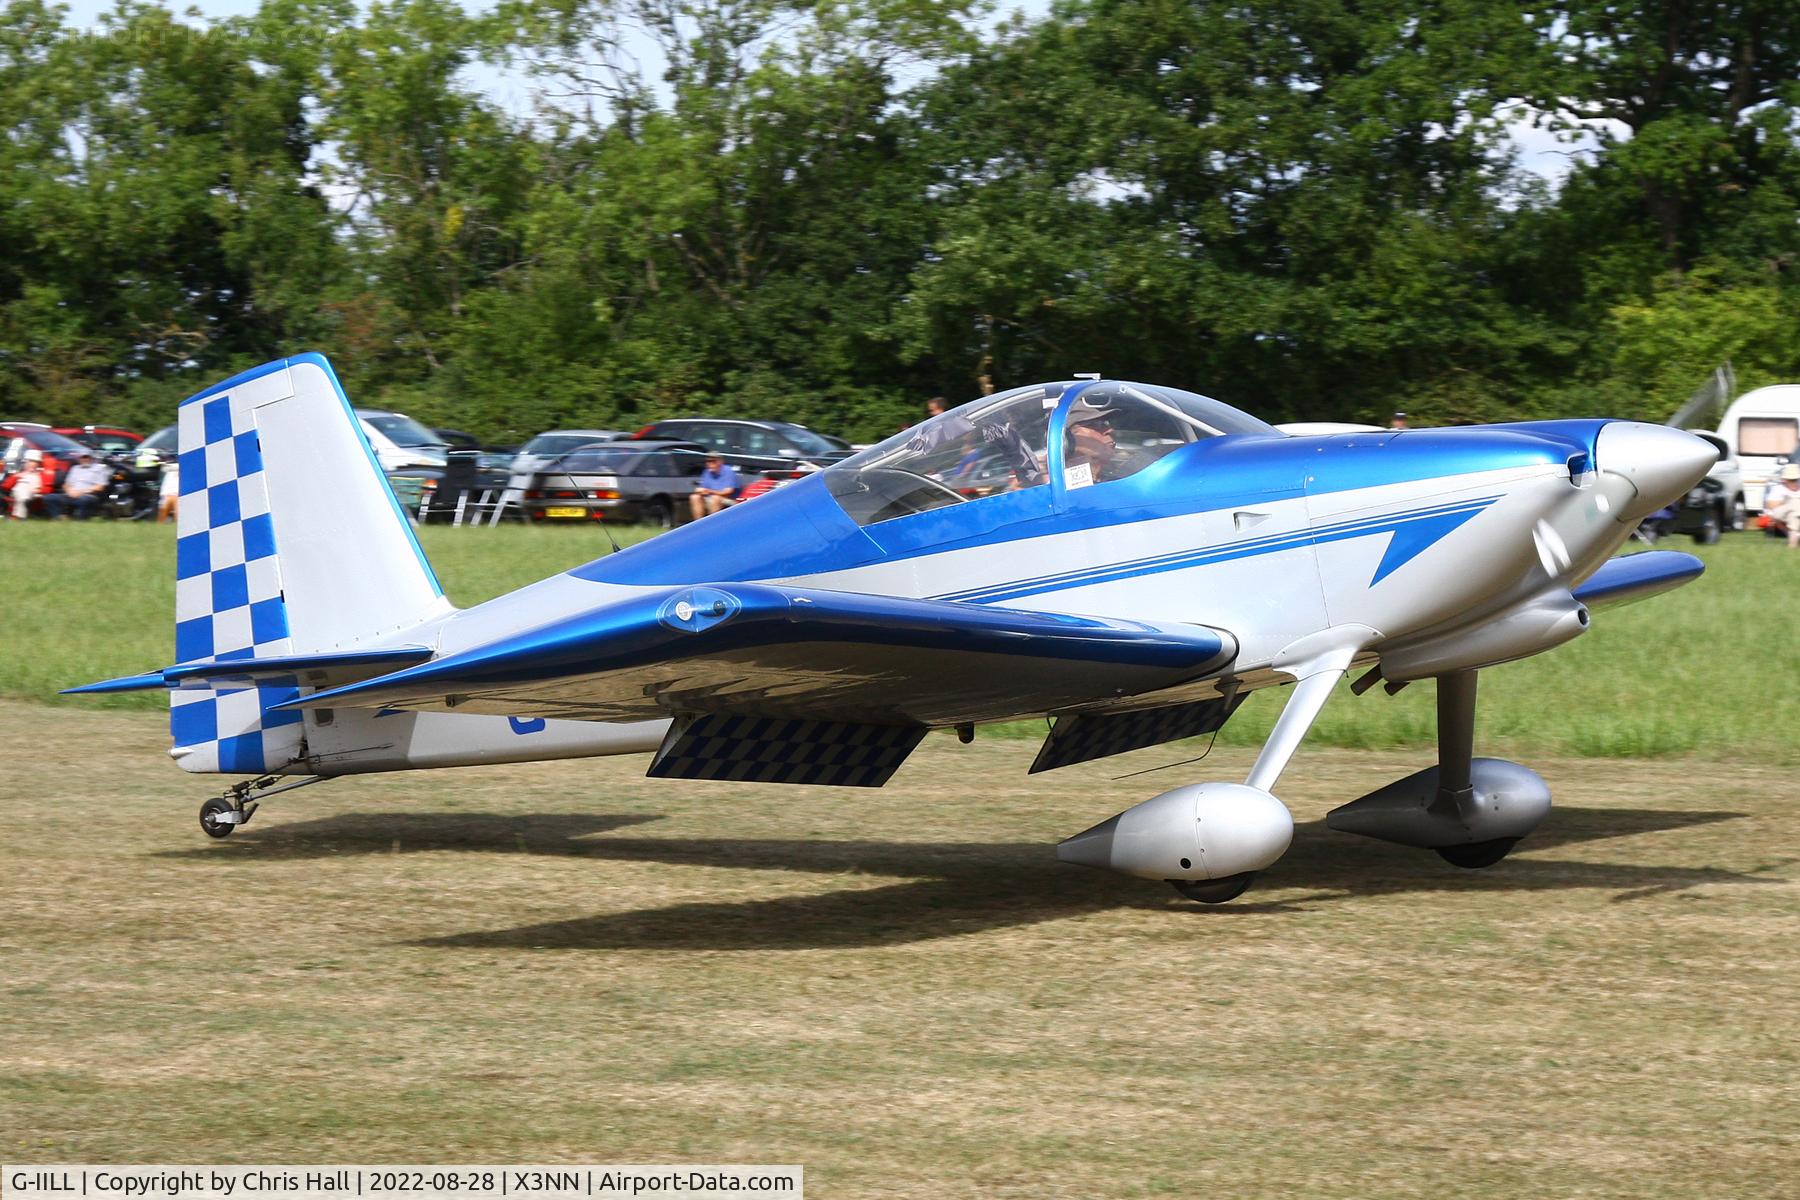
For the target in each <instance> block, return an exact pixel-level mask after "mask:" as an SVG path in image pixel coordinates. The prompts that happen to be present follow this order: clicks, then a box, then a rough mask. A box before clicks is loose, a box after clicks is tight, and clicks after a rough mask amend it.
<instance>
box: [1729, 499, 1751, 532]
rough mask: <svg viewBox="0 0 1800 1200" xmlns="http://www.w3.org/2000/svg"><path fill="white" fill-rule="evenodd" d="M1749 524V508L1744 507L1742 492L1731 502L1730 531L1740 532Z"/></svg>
mask: <svg viewBox="0 0 1800 1200" xmlns="http://www.w3.org/2000/svg"><path fill="white" fill-rule="evenodd" d="M1749 525H1750V510H1749V509H1747V508H1745V507H1744V496H1743V493H1741V492H1740V493H1739V494H1738V498H1737V499H1736V500H1733V501H1732V502H1731V532H1733V533H1742V532H1744V530H1745V529H1747V528H1749Z"/></svg>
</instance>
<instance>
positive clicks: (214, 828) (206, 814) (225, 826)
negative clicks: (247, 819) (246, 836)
mask: <svg viewBox="0 0 1800 1200" xmlns="http://www.w3.org/2000/svg"><path fill="white" fill-rule="evenodd" d="M231 811H232V807H231V801H229V800H226V799H223V798H221V797H217V796H215V797H214V798H213V799H211V800H208V801H207V802H206V803H205V804H202V805H201V806H200V828H201V829H202V830H204V831H205V833H206V836H207V837H216V838H222V837H230V836H231V831H232V830H234V829H236V828H237V822H236V821H221V820H219V818H220V817H222V816H224V815H225V814H226V813H228V812H231Z"/></svg>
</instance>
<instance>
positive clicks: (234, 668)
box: [63, 646, 431, 696]
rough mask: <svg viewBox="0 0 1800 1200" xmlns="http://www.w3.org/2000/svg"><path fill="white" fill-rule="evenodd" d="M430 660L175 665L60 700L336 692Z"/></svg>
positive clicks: (391, 654)
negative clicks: (241, 691)
mask: <svg viewBox="0 0 1800 1200" xmlns="http://www.w3.org/2000/svg"><path fill="white" fill-rule="evenodd" d="M430 657H431V649H430V647H427V646H389V647H387V648H385V649H381V650H344V651H337V652H334V653H331V654H285V655H276V656H272V657H268V658H235V659H203V660H201V661H199V662H186V663H178V664H176V665H175V666H172V667H164V668H163V669H162V670H160V671H151V672H149V673H148V674H145V675H126V676H124V677H122V678H119V679H106V680H102V681H101V682H99V683H85V684H83V685H81V686H80V687H72V688H65V689H63V695H65V696H74V695H80V694H83V693H95V692H134V691H143V690H146V689H150V688H177V687H218V688H229V687H240V688H247V687H299V686H301V685H305V686H307V687H338V686H340V685H342V684H346V683H354V682H356V681H357V680H359V679H369V678H371V677H373V676H376V675H385V674H387V673H388V672H390V671H397V670H399V669H400V668H402V667H409V666H412V665H413V664H415V663H420V662H424V661H425V660H426V659H428V658H430Z"/></svg>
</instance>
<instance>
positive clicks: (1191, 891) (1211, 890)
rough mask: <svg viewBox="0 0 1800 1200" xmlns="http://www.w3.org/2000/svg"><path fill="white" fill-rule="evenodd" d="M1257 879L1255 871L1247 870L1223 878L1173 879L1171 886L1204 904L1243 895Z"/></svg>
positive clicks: (1221, 902)
mask: <svg viewBox="0 0 1800 1200" xmlns="http://www.w3.org/2000/svg"><path fill="white" fill-rule="evenodd" d="M1255 879H1256V872H1255V871H1245V872H1244V873H1243V874H1241V875H1227V876H1225V878H1223V879H1171V880H1169V886H1170V887H1172V888H1174V889H1175V890H1176V891H1178V892H1180V893H1181V894H1182V895H1183V896H1186V897H1187V898H1188V899H1189V900H1198V901H1199V902H1200V903H1202V904H1223V903H1225V902H1226V901H1227V900H1236V899H1237V898H1238V897H1239V896H1241V895H1243V894H1244V892H1245V890H1246V889H1248V888H1249V886H1250V884H1251V883H1252V882H1254V881H1255Z"/></svg>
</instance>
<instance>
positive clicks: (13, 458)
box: [0, 421, 94, 477]
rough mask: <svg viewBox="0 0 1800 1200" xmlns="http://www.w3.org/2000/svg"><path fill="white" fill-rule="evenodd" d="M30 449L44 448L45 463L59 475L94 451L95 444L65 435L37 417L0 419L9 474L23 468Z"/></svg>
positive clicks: (1, 454)
mask: <svg viewBox="0 0 1800 1200" xmlns="http://www.w3.org/2000/svg"><path fill="white" fill-rule="evenodd" d="M27 450H41V451H43V454H44V465H45V466H46V467H49V468H50V469H51V470H52V471H55V472H56V473H57V475H58V476H59V477H60V476H61V475H62V473H63V472H64V471H67V470H68V469H69V468H70V467H72V466H74V465H75V460H76V459H77V458H79V457H80V456H81V455H83V454H92V453H94V451H93V449H92V448H91V447H88V446H84V445H82V444H81V443H80V442H78V441H75V440H74V439H73V438H68V437H64V436H63V435H62V434H60V433H58V432H56V431H55V430H54V429H52V428H50V427H49V426H48V425H39V424H37V423H36V422H33V421H0V459H3V460H4V462H5V465H6V472H7V473H8V474H11V473H12V472H14V471H16V470H18V469H19V466H20V464H21V463H23V462H24V461H25V451H27Z"/></svg>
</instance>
